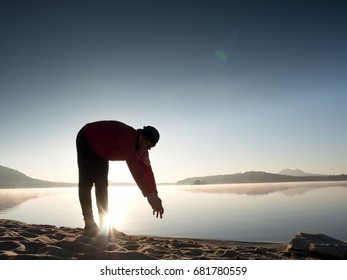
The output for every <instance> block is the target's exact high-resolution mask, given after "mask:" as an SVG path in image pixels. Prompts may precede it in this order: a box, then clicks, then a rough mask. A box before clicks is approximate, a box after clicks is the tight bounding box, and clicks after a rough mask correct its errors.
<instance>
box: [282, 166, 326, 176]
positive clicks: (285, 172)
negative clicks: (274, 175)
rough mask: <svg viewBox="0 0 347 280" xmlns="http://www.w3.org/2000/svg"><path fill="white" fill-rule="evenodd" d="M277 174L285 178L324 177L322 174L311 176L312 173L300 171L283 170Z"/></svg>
mask: <svg viewBox="0 0 347 280" xmlns="http://www.w3.org/2000/svg"><path fill="white" fill-rule="evenodd" d="M278 174H280V175H287V176H295V177H305V176H325V175H322V174H312V173H306V172H304V171H302V170H300V169H294V170H293V169H288V168H287V169H284V170H282V171H281V172H279V173H278Z"/></svg>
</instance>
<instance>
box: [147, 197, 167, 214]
mask: <svg viewBox="0 0 347 280" xmlns="http://www.w3.org/2000/svg"><path fill="white" fill-rule="evenodd" d="M147 201H148V203H149V204H150V205H151V207H152V209H153V215H155V214H156V216H157V218H158V217H159V216H160V219H162V218H163V214H164V208H163V205H162V203H161V199H160V198H159V197H158V195H157V194H155V193H152V194H150V195H149V196H147Z"/></svg>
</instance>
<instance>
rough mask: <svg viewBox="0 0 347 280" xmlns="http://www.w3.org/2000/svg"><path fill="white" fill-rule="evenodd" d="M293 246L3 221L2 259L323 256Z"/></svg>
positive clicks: (0, 227) (0, 232)
mask: <svg viewBox="0 0 347 280" xmlns="http://www.w3.org/2000/svg"><path fill="white" fill-rule="evenodd" d="M287 245H288V244H279V243H261V242H259V243H258V242H240V241H220V240H201V239H188V238H167V237H165V238H164V237H149V236H131V235H126V234H124V233H120V232H118V233H117V234H115V235H114V236H110V237H105V236H100V237H96V238H92V237H85V236H83V229H81V228H68V227H56V226H53V225H33V224H27V223H23V222H19V221H13V220H0V259H2V260H4V259H12V260H22V259H33V260H56V259H58V260H93V259H98V260H117V259H119V260H229V259H235V260H291V259H318V258H317V257H312V256H309V257H308V256H307V255H303V254H296V253H295V252H288V251H286V248H287Z"/></svg>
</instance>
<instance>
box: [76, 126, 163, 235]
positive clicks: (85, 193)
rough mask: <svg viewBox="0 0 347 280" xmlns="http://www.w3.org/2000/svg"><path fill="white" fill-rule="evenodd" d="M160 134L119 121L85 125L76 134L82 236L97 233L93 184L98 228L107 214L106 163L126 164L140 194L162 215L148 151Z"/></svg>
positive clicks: (152, 128)
mask: <svg viewBox="0 0 347 280" xmlns="http://www.w3.org/2000/svg"><path fill="white" fill-rule="evenodd" d="M159 137H160V135H159V132H158V131H157V130H156V129H155V128H154V127H152V126H145V127H144V128H143V129H137V130H136V129H134V128H132V127H131V126H128V125H126V124H124V123H121V122H118V121H98V122H93V123H89V124H86V125H85V126H84V127H83V128H82V129H81V130H80V131H79V133H78V134H77V139H76V146H77V161H78V169H79V183H78V188H79V200H80V203H81V208H82V214H83V217H84V222H85V228H84V234H85V235H90V236H94V235H97V234H98V232H99V227H98V226H97V225H96V223H95V221H94V218H93V209H92V198H91V190H92V187H93V184H94V185H95V196H96V204H97V207H98V212H99V217H100V226H103V225H104V220H105V218H106V215H107V213H108V179H107V177H108V162H109V160H112V161H114V160H124V161H126V163H127V165H128V167H129V170H130V172H131V174H132V176H133V177H134V180H135V182H136V184H137V185H138V187H139V188H140V190H141V191H142V194H143V195H144V196H145V197H147V200H148V203H149V204H150V205H151V207H152V209H153V214H156V216H157V217H159V216H160V218H162V215H163V213H164V208H163V206H162V202H161V199H160V198H159V197H158V191H157V187H156V183H155V179H154V175H153V172H152V168H151V165H150V161H149V155H148V150H150V149H151V148H152V147H154V146H155V145H156V144H157V142H158V141H159Z"/></svg>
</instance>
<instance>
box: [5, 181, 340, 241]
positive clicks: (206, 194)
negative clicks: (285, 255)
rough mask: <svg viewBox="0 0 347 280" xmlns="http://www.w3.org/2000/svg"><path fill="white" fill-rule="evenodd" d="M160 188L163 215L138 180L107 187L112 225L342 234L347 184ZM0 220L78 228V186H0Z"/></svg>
mask: <svg viewBox="0 0 347 280" xmlns="http://www.w3.org/2000/svg"><path fill="white" fill-rule="evenodd" d="M158 190H159V194H160V197H161V198H162V200H163V205H164V208H165V213H164V217H163V219H162V220H160V219H156V218H155V217H154V216H152V211H151V208H150V206H149V204H148V203H147V200H146V199H145V198H144V197H143V196H142V194H141V192H140V191H139V189H138V188H137V187H136V186H117V187H115V186H114V187H113V186H112V187H109V200H110V211H109V212H110V217H111V218H112V223H113V224H114V226H115V227H116V228H117V229H118V230H120V231H122V232H124V233H126V234H131V235H154V236H171V237H189V238H210V239H223V240H239V241H264V242H284V243H287V242H289V240H290V239H291V238H292V237H293V235H295V234H296V233H297V232H299V231H303V232H309V233H324V234H327V235H329V236H332V237H334V238H337V239H340V240H347V226H346V217H347V182H305V183H263V184H232V185H231V184H230V185H201V186H178V185H160V186H158ZM93 199H94V197H93ZM94 201H95V199H94ZM94 209H95V212H97V211H96V206H95V205H94ZM95 216H96V219H97V215H95ZM0 218H1V219H13V220H19V221H23V222H27V223H35V224H53V225H56V226H68V227H83V219H82V215H81V210H80V205H79V200H78V189H77V187H70V188H46V189H1V190H0Z"/></svg>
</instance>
